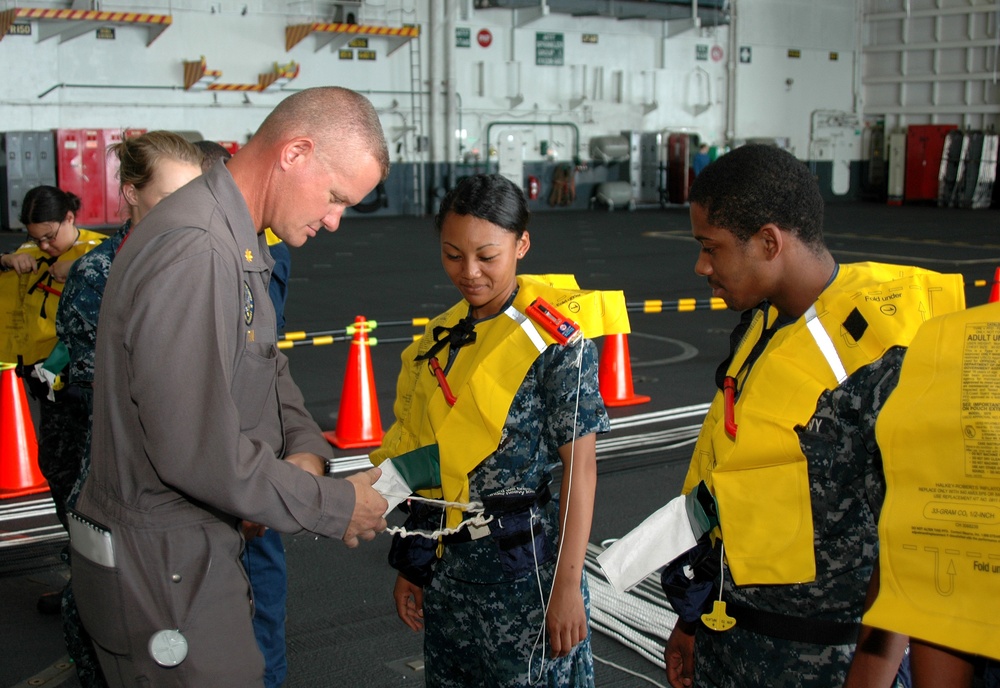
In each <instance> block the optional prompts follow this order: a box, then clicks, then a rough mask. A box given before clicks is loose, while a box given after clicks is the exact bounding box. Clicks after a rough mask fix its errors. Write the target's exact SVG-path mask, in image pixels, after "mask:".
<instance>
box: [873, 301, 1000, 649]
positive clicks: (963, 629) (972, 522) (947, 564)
mask: <svg viewBox="0 0 1000 688" xmlns="http://www.w3.org/2000/svg"><path fill="white" fill-rule="evenodd" d="M875 434H876V437H877V439H878V443H879V447H881V448H882V459H883V461H884V463H885V477H886V483H887V488H888V489H887V492H886V498H885V504H884V505H883V507H882V516H881V518H880V519H879V529H878V530H879V562H880V569H881V571H880V576H881V580H880V583H881V584H880V590H879V594H878V598H877V599H876V600H875V604H874V606H873V607H872V608H871V609H870V610H869V611H868V613H867V614H865V617H864V622H865V623H866V624H869V625H872V626H876V627H879V628H886V629H889V630H891V631H896V632H897V633H903V634H905V635H908V636H913V637H916V638H921V639H923V640H927V641H929V642H932V643H936V644H939V645H943V646H945V647H951V648H955V649H958V650H961V651H963V652H972V653H975V654H978V655H985V656H987V657H993V658H995V659H1000V645H998V644H997V607H996V601H997V600H998V599H1000V303H991V304H987V305H985V306H980V307H977V308H970V309H969V310H967V311H963V312H961V313H954V314H952V315H947V316H944V317H942V318H935V319H934V320H931V321H930V322H928V323H927V324H926V325H924V326H923V327H921V328H920V331H919V332H918V333H917V336H916V337H915V338H914V340H913V342H912V343H911V344H910V348H909V349H908V350H907V352H906V357H905V358H904V359H903V368H902V371H901V372H900V377H899V385H898V386H897V387H896V389H895V391H894V392H893V393H892V394H891V395H890V396H889V399H888V400H887V401H886V403H885V406H883V407H882V412H881V413H880V414H879V417H878V421H877V422H876V424H875Z"/></svg>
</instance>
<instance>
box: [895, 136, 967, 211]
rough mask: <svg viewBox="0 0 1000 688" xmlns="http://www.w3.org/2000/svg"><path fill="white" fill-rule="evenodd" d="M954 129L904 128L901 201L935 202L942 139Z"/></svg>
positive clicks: (942, 144) (942, 147)
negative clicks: (903, 184)
mask: <svg viewBox="0 0 1000 688" xmlns="http://www.w3.org/2000/svg"><path fill="white" fill-rule="evenodd" d="M957 128H958V127H957V126H956V125H954V124H926V125H925V124H911V125H910V126H909V127H907V130H906V182H905V186H904V191H903V198H904V200H907V201H933V200H936V199H937V197H938V171H939V170H940V169H941V151H942V150H943V149H944V139H945V137H946V136H947V135H948V132H949V131H953V130H955V129H957Z"/></svg>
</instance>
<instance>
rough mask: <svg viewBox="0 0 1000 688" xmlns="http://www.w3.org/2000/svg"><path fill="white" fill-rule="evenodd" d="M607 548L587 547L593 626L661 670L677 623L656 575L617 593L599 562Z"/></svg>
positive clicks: (664, 666) (663, 667) (591, 622)
mask: <svg viewBox="0 0 1000 688" xmlns="http://www.w3.org/2000/svg"><path fill="white" fill-rule="evenodd" d="M603 551H604V547H600V546H598V545H594V544H591V545H588V547H587V557H586V560H585V562H584V563H585V565H586V567H587V582H588V584H589V586H590V625H591V628H593V629H594V630H595V631H599V632H601V633H603V634H604V635H607V636H609V637H611V638H613V639H614V640H617V641H618V642H620V643H622V644H623V645H624V646H625V647H628V648H629V649H631V650H633V651H635V652H637V653H638V654H639V655H640V656H642V657H643V658H644V659H646V660H648V661H650V662H652V663H653V664H655V665H656V666H658V667H659V668H661V669H664V670H665V669H666V664H665V663H664V661H663V651H664V648H665V646H666V641H667V638H668V637H669V636H670V632H671V631H672V630H673V628H674V624H676V623H677V614H675V613H674V611H673V610H672V609H671V608H670V604H669V603H668V602H667V599H666V596H665V595H664V594H663V591H662V590H661V589H660V585H659V580H658V579H657V580H654V578H655V576H650V577H648V578H646V580H644V581H643V582H642V583H640V584H639V585H637V586H636V587H635V588H633V589H632V590H631V591H629V592H627V593H625V594H618V593H617V592H615V590H614V588H613V587H612V586H611V583H610V582H608V580H607V578H606V577H605V576H604V572H603V571H602V570H601V567H600V566H599V565H598V563H597V555H598V554H600V553H601V552H603Z"/></svg>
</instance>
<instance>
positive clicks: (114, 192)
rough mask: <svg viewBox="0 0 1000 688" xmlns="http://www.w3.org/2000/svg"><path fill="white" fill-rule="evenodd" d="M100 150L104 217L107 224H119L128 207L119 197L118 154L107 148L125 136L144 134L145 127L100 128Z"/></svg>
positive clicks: (124, 216)
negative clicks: (102, 169) (102, 156)
mask: <svg viewBox="0 0 1000 688" xmlns="http://www.w3.org/2000/svg"><path fill="white" fill-rule="evenodd" d="M100 131H101V146H100V148H101V150H102V151H104V218H105V222H106V223H107V224H109V225H120V224H121V223H123V222H125V218H127V217H128V208H127V207H126V206H125V202H124V200H123V199H122V197H121V193H120V191H119V187H120V186H121V182H120V181H119V179H118V164H119V163H118V156H117V155H115V154H114V153H111V152H110V151H109V150H108V148H109V147H110V146H111V145H113V144H115V143H118V142H119V141H121V140H122V136H123V135H124V137H125V138H127V139H128V138H132V137H133V136H139V135H141V134H145V133H146V130H145V129H125V130H122V129H101V130H100Z"/></svg>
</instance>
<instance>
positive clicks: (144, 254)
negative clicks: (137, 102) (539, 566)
mask: <svg viewBox="0 0 1000 688" xmlns="http://www.w3.org/2000/svg"><path fill="white" fill-rule="evenodd" d="M388 168H389V159H388V153H387V151H386V144H385V139H384V137H383V133H382V128H381V125H380V123H379V120H378V116H377V114H376V113H375V111H374V109H373V108H372V106H371V103H369V102H368V100H367V99H365V98H364V97H362V96H360V95H359V94H357V93H354V92H352V91H348V90H346V89H341V88H332V87H331V88H315V89H308V90H305V91H302V92H299V93H296V94H294V95H292V96H290V97H289V98H287V99H286V100H284V101H283V102H282V103H281V104H279V105H278V106H277V107H276V108H275V110H274V111H273V112H272V113H271V114H270V115H269V116H268V117H267V118H266V119H265V121H264V122H263V124H262V125H261V127H260V129H259V130H258V132H257V134H256V135H255V136H254V137H253V139H252V140H251V141H250V142H249V143H248V144H247V145H246V146H245V147H244V148H242V149H241V150H240V151H238V152H237V153H236V154H235V155H234V156H233V158H232V160H230V161H229V163H228V165H224V164H221V163H220V164H217V165H216V166H215V167H213V168H212V169H211V170H210V171H209V172H208V173H206V174H205V175H203V176H202V177H199V178H198V179H196V180H195V181H193V182H191V183H190V184H188V185H187V186H185V187H183V188H182V189H180V190H178V191H177V192H175V193H174V194H173V195H171V196H169V197H168V198H166V199H164V200H163V201H162V202H161V203H160V204H159V205H158V206H157V207H156V208H155V209H154V211H153V212H151V213H150V214H149V215H148V216H147V217H146V218H145V219H144V220H143V222H142V226H141V227H140V228H139V229H138V231H136V232H135V233H134V234H133V235H131V236H129V237H128V238H127V239H126V241H125V242H124V243H123V244H122V247H121V249H120V252H119V255H118V256H117V258H116V259H115V262H114V264H113V267H112V270H111V275H110V278H109V281H108V285H107V290H106V291H105V294H104V300H103V302H102V307H101V315H100V321H99V327H98V337H97V352H96V363H95V368H96V377H95V382H94V388H95V398H94V438H93V450H92V453H93V455H92V468H91V472H90V476H89V478H88V479H87V482H86V484H85V486H84V488H83V492H82V494H81V496H80V499H79V501H78V503H77V511H78V512H79V514H78V516H75V517H74V518H73V519H71V520H72V521H73V526H74V527H73V529H72V533H71V543H72V547H73V562H72V563H73V584H74V587H75V589H76V595H77V602H78V604H79V608H80V616H81V618H82V620H83V622H84V625H85V626H86V628H87V630H88V631H89V632H90V633H91V635H92V636H93V639H94V642H95V645H96V647H97V651H98V654H99V656H100V661H101V666H102V668H103V670H104V674H105V676H106V677H107V679H108V681H109V683H110V684H111V685H113V686H135V685H142V686H147V685H149V686H213V687H221V686H234V687H235V686H240V687H243V686H261V685H263V671H264V664H263V659H262V657H261V654H260V651H259V650H258V648H257V644H256V642H255V640H254V635H253V628H252V623H251V615H252V610H253V601H252V598H251V596H250V588H249V585H248V583H247V579H246V576H245V575H244V573H243V570H242V567H241V566H240V561H239V555H240V551H241V549H242V546H243V540H242V536H241V534H240V531H239V529H238V525H239V523H240V521H242V520H247V521H251V522H253V523H259V524H262V525H265V526H267V527H270V528H274V529H275V530H278V531H281V532H286V533H294V532H298V531H302V530H306V531H310V532H313V533H316V534H318V535H323V536H325V537H330V538H341V539H343V541H344V542H345V543H346V544H347V545H348V546H349V547H353V546H356V545H357V544H358V541H359V540H370V539H372V538H373V537H374V536H375V534H376V533H377V532H379V531H381V530H382V529H384V528H385V521H384V520H383V519H382V514H383V513H384V511H385V509H386V507H387V504H386V501H385V500H384V499H383V498H382V497H381V496H380V495H379V494H378V493H377V492H376V491H375V490H374V489H373V488H372V487H371V485H372V483H374V482H375V480H377V478H378V476H379V471H378V469H373V470H370V471H368V472H365V473H359V474H356V475H353V476H351V477H349V478H348V479H346V480H338V479H333V478H328V477H324V476H323V475H322V473H323V466H324V461H325V459H326V458H329V457H331V456H332V452H331V450H330V447H329V445H328V444H327V443H326V441H325V440H324V439H323V437H322V435H321V434H320V430H319V427H318V426H317V425H316V423H315V422H314V421H313V420H312V418H311V417H310V416H309V414H308V412H307V411H306V409H305V407H304V403H303V399H302V395H301V393H300V392H299V389H298V387H296V385H295V383H294V382H293V381H292V379H291V377H290V375H289V372H288V361H287V359H286V358H285V356H284V355H283V354H282V353H281V352H280V351H278V349H277V346H276V341H275V339H276V328H275V314H274V310H273V307H272V305H271V301H270V299H269V298H268V292H267V287H268V281H269V279H270V271H271V266H272V265H273V261H272V260H271V256H270V254H269V252H268V248H267V242H266V240H265V237H264V235H263V233H262V232H263V228H264V227H270V228H271V229H272V230H273V231H274V233H275V234H276V235H277V236H278V237H279V238H281V239H282V240H283V241H284V242H285V243H287V244H289V245H290V246H301V245H302V244H303V243H305V241H306V239H308V238H309V237H312V236H315V235H316V233H317V232H319V231H320V230H321V229H323V228H324V227H325V228H326V229H327V230H329V231H333V230H335V229H337V226H338V224H339V222H340V218H341V215H342V214H343V212H344V210H345V208H347V207H349V206H352V205H354V204H356V203H358V202H359V201H361V200H362V199H363V198H364V197H365V196H366V195H367V194H368V192H369V191H371V190H372V189H373V188H374V187H375V185H376V184H378V183H379V182H380V181H382V180H384V179H385V177H386V176H387V174H388ZM280 459H283V460H280Z"/></svg>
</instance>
